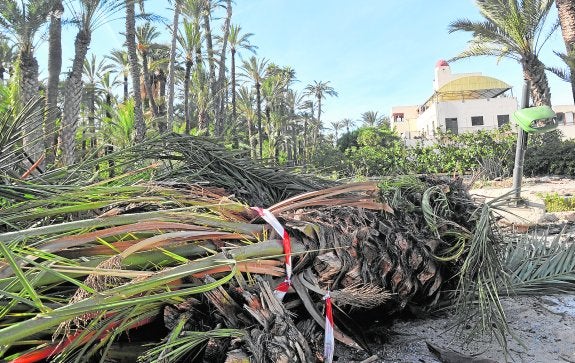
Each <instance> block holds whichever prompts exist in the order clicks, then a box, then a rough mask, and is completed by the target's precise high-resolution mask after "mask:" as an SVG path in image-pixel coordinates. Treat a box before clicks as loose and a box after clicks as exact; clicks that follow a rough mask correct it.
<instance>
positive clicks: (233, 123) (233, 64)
mask: <svg viewBox="0 0 575 363" xmlns="http://www.w3.org/2000/svg"><path fill="white" fill-rule="evenodd" d="M231 53H232V69H231V72H232V125H234V127H235V126H236V120H237V117H238V115H237V110H236V50H235V49H232V50H231Z"/></svg>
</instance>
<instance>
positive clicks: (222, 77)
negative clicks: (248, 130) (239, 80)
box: [216, 0, 232, 136]
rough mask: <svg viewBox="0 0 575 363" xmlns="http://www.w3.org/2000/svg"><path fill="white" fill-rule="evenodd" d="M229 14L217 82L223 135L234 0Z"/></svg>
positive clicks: (219, 115)
mask: <svg viewBox="0 0 575 363" xmlns="http://www.w3.org/2000/svg"><path fill="white" fill-rule="evenodd" d="M226 8H227V16H226V21H225V23H224V26H223V36H222V49H221V53H220V63H219V75H218V82H217V85H218V86H217V89H218V98H217V101H218V102H217V107H219V110H218V112H217V115H218V118H217V120H216V124H217V132H216V136H221V135H222V134H223V133H224V129H225V125H224V120H225V104H226V102H225V99H226V95H225V94H224V92H225V90H226V89H227V87H226V86H225V83H226V53H227V47H228V37H229V34H230V22H231V20H232V0H227V6H226Z"/></svg>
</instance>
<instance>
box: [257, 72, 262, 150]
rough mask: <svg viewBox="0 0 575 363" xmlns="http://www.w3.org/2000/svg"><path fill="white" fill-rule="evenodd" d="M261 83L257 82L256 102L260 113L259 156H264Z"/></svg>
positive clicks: (258, 113)
mask: <svg viewBox="0 0 575 363" xmlns="http://www.w3.org/2000/svg"><path fill="white" fill-rule="evenodd" d="M260 88H261V85H260V84H259V82H256V103H257V108H258V110H257V115H258V147H259V152H260V153H259V157H260V159H261V158H263V135H262V134H263V132H262V131H263V130H262V96H261V91H260Z"/></svg>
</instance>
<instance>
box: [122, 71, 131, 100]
mask: <svg viewBox="0 0 575 363" xmlns="http://www.w3.org/2000/svg"><path fill="white" fill-rule="evenodd" d="M123 86H124V102H126V101H127V100H128V98H129V97H130V92H129V90H128V72H127V71H125V72H124V80H123Z"/></svg>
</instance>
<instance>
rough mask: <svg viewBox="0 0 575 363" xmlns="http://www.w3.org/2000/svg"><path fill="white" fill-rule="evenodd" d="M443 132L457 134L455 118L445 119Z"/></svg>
mask: <svg viewBox="0 0 575 363" xmlns="http://www.w3.org/2000/svg"><path fill="white" fill-rule="evenodd" d="M445 131H450V132H451V133H452V134H454V135H457V134H458V133H459V130H458V128H457V117H448V118H446V119H445Z"/></svg>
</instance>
